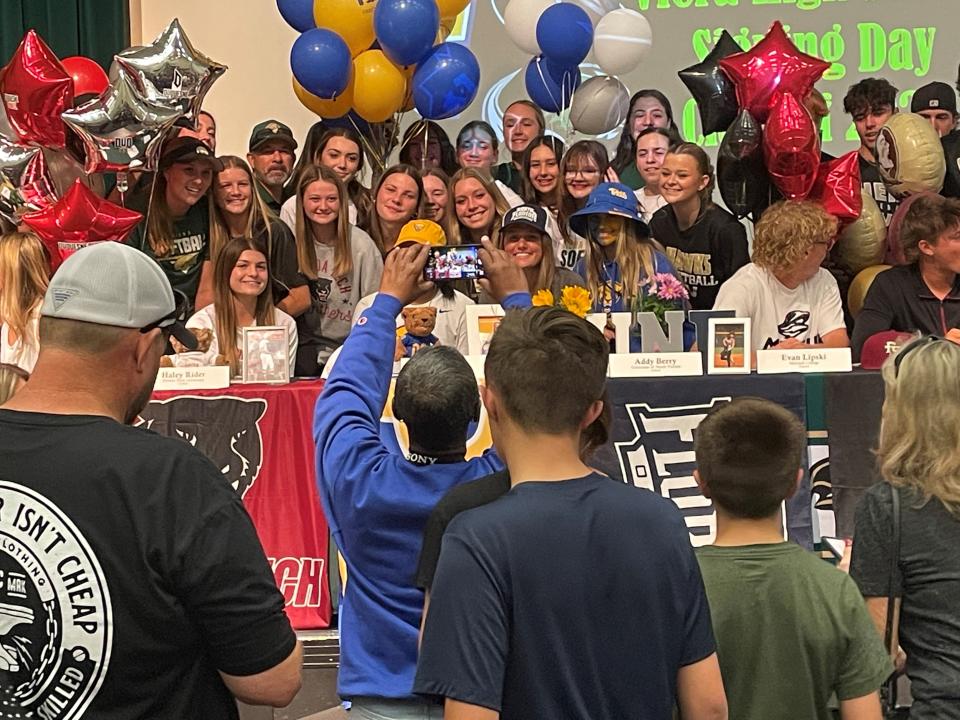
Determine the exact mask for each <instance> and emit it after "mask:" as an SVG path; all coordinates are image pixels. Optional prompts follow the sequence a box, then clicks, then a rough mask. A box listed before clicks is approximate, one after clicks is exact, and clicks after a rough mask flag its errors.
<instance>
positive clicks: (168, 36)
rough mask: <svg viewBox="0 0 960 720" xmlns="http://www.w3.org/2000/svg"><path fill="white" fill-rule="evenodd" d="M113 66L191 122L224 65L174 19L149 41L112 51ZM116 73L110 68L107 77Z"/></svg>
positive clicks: (156, 100)
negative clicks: (198, 45) (198, 46)
mask: <svg viewBox="0 0 960 720" xmlns="http://www.w3.org/2000/svg"><path fill="white" fill-rule="evenodd" d="M114 66H119V68H120V69H122V70H123V71H124V72H127V73H129V74H130V76H131V77H132V78H133V79H134V82H135V83H136V85H137V88H138V89H139V90H140V92H141V93H142V94H143V96H144V97H146V98H147V99H148V100H150V101H151V102H155V103H157V104H159V105H166V106H167V107H169V108H176V109H179V110H180V111H181V112H182V113H183V114H184V115H185V116H186V118H187V120H189V121H190V122H191V123H195V122H196V119H197V113H199V112H200V105H201V103H203V98H204V96H206V94H207V91H208V90H210V87H211V86H212V85H213V83H214V82H215V81H216V79H217V78H219V77H220V76H221V75H222V74H223V73H224V72H225V71H226V69H227V66H226V65H221V64H220V63H218V62H214V61H213V60H211V59H210V58H208V57H207V56H206V55H204V54H203V53H201V52H199V51H198V50H197V49H196V48H194V47H193V45H192V44H191V43H190V40H189V38H187V34H186V33H185V32H184V31H183V28H182V27H181V25H180V21H179V20H177V19H174V20H173V22H171V23H170V25H168V26H167V29H166V30H164V31H163V32H162V33H160V36H159V37H158V38H157V39H156V40H154V41H153V42H152V43H150V44H149V45H144V46H141V47H132V48H129V49H127V50H124V51H123V52H121V53H120V54H118V55H115V56H114ZM116 75H118V73H117V72H116V68H111V77H114V76H116Z"/></svg>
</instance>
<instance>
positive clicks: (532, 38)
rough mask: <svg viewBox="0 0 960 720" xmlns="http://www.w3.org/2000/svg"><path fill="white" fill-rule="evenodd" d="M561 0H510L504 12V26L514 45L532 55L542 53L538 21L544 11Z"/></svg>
mask: <svg viewBox="0 0 960 720" xmlns="http://www.w3.org/2000/svg"><path fill="white" fill-rule="evenodd" d="M558 1H559V0H510V4H509V5H507V9H506V10H505V11H504V13H503V27H504V29H505V30H506V31H507V35H509V36H510V39H511V40H513V43H514V45H516V46H517V47H518V48H520V49H521V50H523V51H524V52H528V53H530V54H531V55H539V54H540V43H538V42H537V22H538V21H539V20H540V16H541V15H542V14H543V11H544V10H546V9H547V8H548V7H550V6H551V5H553V4H555V3H556V2H558Z"/></svg>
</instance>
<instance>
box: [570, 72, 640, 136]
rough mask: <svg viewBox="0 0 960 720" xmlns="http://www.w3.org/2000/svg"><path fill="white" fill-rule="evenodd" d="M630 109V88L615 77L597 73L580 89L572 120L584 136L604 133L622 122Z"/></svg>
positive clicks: (577, 92)
mask: <svg viewBox="0 0 960 720" xmlns="http://www.w3.org/2000/svg"><path fill="white" fill-rule="evenodd" d="M629 112H630V91H629V90H627V88H626V86H625V85H624V84H623V83H622V82H620V81H619V80H617V79H616V78H613V77H610V76H608V75H598V76H597V77H592V78H590V79H589V80H587V81H586V82H585V83H583V85H581V86H580V87H579V88H577V91H576V92H575V93H574V94H573V103H572V104H571V105H570V122H571V123H572V124H573V127H574V129H575V130H577V131H578V132H582V133H583V134H584V135H602V134H603V133H605V132H609V131H611V130H613V129H614V128H616V127H619V126H620V125H622V124H623V121H624V120H626V119H627V114H628V113H629Z"/></svg>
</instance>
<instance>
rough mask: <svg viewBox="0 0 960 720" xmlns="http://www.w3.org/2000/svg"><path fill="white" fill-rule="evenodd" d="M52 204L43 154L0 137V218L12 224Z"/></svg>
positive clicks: (51, 188)
mask: <svg viewBox="0 0 960 720" xmlns="http://www.w3.org/2000/svg"><path fill="white" fill-rule="evenodd" d="M54 201H56V195H55V194H54V190H53V184H52V183H51V182H50V175H49V173H48V172H47V167H46V163H44V160H43V153H42V152H41V150H40V148H38V147H30V146H28V145H20V144H19V143H15V142H13V141H12V140H9V139H7V138H6V137H4V136H3V135H0V215H2V216H3V217H5V218H7V219H8V220H10V221H11V222H13V223H14V224H18V223H19V222H20V219H19V218H20V216H21V215H22V214H23V213H25V212H33V211H34V210H42V209H43V208H45V207H47V206H48V205H50V204H52V203H53V202H54Z"/></svg>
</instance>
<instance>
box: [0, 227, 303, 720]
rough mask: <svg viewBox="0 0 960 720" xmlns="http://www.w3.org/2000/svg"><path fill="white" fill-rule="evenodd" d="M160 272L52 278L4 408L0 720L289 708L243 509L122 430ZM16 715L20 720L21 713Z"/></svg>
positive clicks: (112, 257)
mask: <svg viewBox="0 0 960 720" xmlns="http://www.w3.org/2000/svg"><path fill="white" fill-rule="evenodd" d="M182 321H183V306H182V304H180V305H177V304H176V303H175V300H174V293H173V291H172V290H171V288H170V284H169V281H168V280H167V279H166V277H165V275H164V273H163V271H162V270H161V269H160V267H159V266H158V265H157V264H156V263H154V262H153V261H152V260H150V258H148V257H147V256H146V255H144V254H143V253H141V252H139V251H137V250H134V249H133V248H130V247H127V246H125V245H122V244H120V243H101V244H98V245H94V246H92V247H88V248H84V249H82V250H80V251H78V252H77V253H75V254H74V255H72V256H71V257H70V258H68V259H67V260H66V261H65V262H64V263H63V265H61V266H60V268H59V270H58V271H57V273H56V275H54V277H53V278H52V279H51V282H50V287H49V288H48V290H47V292H46V295H45V297H44V300H43V305H42V308H41V318H40V356H39V358H38V360H37V364H36V367H35V369H34V372H33V375H32V376H31V378H30V381H29V382H28V383H27V384H26V385H24V386H23V388H21V389H20V390H19V391H18V392H17V393H16V395H14V397H13V398H12V399H11V400H10V401H9V402H8V403H7V404H6V405H4V406H2V407H0V458H2V461H0V704H2V710H0V715H2V716H4V717H51V718H52V717H57V718H81V717H89V718H98V719H109V720H122V719H128V718H129V719H130V720H133V719H134V718H159V717H168V718H178V720H182V719H184V718H196V720H220V719H221V718H222V719H232V718H237V717H238V712H237V705H236V701H235V699H234V698H239V699H241V700H243V701H245V702H248V703H255V704H269V705H277V706H282V705H286V704H287V703H289V702H290V701H291V700H292V698H293V695H294V694H295V693H296V692H297V690H298V689H299V687H300V665H301V649H300V646H299V643H298V642H297V639H296V636H295V635H294V633H293V631H292V630H291V628H290V623H289V622H288V620H287V618H286V615H285V614H284V601H283V596H282V595H281V594H280V592H279V591H278V590H277V587H276V584H275V581H274V578H273V574H272V572H271V570H270V567H269V566H268V564H267V561H266V558H265V557H264V554H263V549H262V547H261V546H260V542H259V540H258V539H257V535H256V531H255V529H254V527H253V524H252V522H251V520H250V517H249V516H248V515H247V513H246V511H245V510H244V507H243V504H242V503H241V501H240V498H239V497H238V496H237V494H236V493H235V492H234V491H233V489H232V488H231V487H230V485H229V484H228V483H227V482H226V481H225V479H224V478H223V476H222V474H221V473H220V472H219V471H218V470H217V468H215V467H214V466H213V465H212V464H211V463H210V461H209V460H207V459H206V458H205V457H204V456H203V455H202V454H201V453H200V452H199V451H197V450H196V449H194V448H193V447H191V446H190V445H189V444H187V443H185V442H182V441H180V440H176V439H170V438H165V437H161V436H159V435H156V434H154V433H152V432H150V431H148V430H143V429H137V428H133V427H130V423H131V422H133V421H134V420H135V419H136V417H137V415H138V414H139V412H140V411H141V410H142V409H143V407H144V405H145V404H146V402H147V400H148V399H149V397H150V393H151V390H152V389H153V383H154V380H155V378H156V374H157V369H158V367H159V362H160V357H161V356H162V354H163V352H164V348H165V346H166V340H167V339H168V338H169V336H170V335H171V334H172V335H174V336H175V337H176V338H177V340H179V341H180V342H181V343H183V344H184V345H185V346H186V347H187V348H188V349H195V348H196V338H194V337H193V336H192V335H191V334H190V333H189V331H187V330H186V329H185V328H184V327H183V326H182V324H181V323H182ZM17 713H19V714H17Z"/></svg>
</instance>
